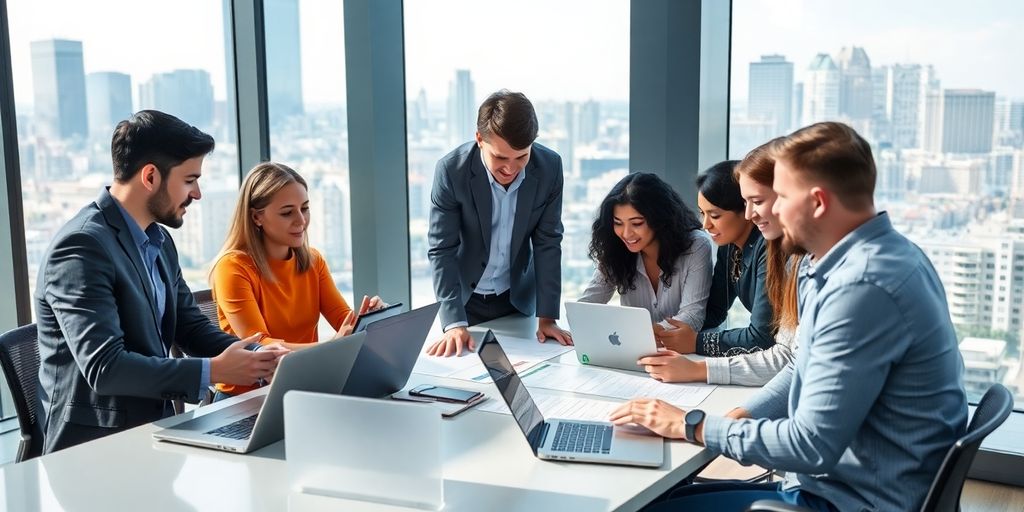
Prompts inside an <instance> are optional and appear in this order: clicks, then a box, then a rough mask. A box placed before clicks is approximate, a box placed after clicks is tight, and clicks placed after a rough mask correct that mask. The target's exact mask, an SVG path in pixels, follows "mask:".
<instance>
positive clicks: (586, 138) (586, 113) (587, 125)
mask: <svg viewBox="0 0 1024 512" xmlns="http://www.w3.org/2000/svg"><path fill="white" fill-rule="evenodd" d="M579 120H580V122H579V126H578V128H579V129H578V132H577V136H578V138H579V142H580V144H590V143H591V142H594V141H595V140H597V136H598V135H599V134H600V133H601V104H600V103H598V102H596V101H594V100H587V101H584V102H583V104H582V105H580V117H579Z"/></svg>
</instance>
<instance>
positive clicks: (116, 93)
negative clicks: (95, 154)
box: [85, 71, 134, 138]
mask: <svg viewBox="0 0 1024 512" xmlns="http://www.w3.org/2000/svg"><path fill="white" fill-rule="evenodd" d="M85 90H86V93H87V97H88V98H89V101H88V107H89V108H88V111H89V135H90V136H91V137H108V138H109V137H110V134H111V133H113V131H114V127H115V126H117V123H118V122H119V121H121V120H122V119H127V118H128V117H129V116H131V115H132V113H133V112H134V111H133V110H132V77H130V76H128V75H126V74H124V73H118V72H116V71H100V72H97V73H89V74H88V75H86V76H85Z"/></svg>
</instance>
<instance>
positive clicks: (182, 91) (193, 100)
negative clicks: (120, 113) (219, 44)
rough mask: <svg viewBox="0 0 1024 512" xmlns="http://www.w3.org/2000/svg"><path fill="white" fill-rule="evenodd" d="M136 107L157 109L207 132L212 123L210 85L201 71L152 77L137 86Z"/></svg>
mask: <svg viewBox="0 0 1024 512" xmlns="http://www.w3.org/2000/svg"><path fill="white" fill-rule="evenodd" d="M139 108H140V109H156V110H160V111H162V112H166V113H168V114H171V115H173V116H176V117H178V118H180V119H181V120H182V121H185V122H186V123H189V124H191V125H195V126H197V127H199V128H201V129H206V130H208V129H209V128H210V127H211V125H212V122H213V84H212V83H211V82H210V73H208V72H206V71H205V70H202V69H177V70H174V71H171V72H168V73H157V74H154V75H153V76H152V77H151V78H150V79H149V80H148V81H146V82H144V83H143V84H142V85H140V86H139Z"/></svg>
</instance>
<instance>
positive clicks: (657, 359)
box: [636, 350, 708, 382]
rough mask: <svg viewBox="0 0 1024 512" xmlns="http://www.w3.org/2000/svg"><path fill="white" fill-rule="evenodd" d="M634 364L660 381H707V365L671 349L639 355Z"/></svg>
mask: <svg viewBox="0 0 1024 512" xmlns="http://www.w3.org/2000/svg"><path fill="white" fill-rule="evenodd" d="M636 364H638V365H640V366H643V368H644V371H645V372H647V373H649V374H650V375H651V377H652V378H654V379H655V380H659V381H661V382H707V380H708V367H707V365H706V364H704V362H703V361H693V360H691V359H690V358H688V357H686V356H684V355H682V354H680V353H678V352H675V351H673V350H663V351H661V352H657V353H654V354H651V355H648V356H644V357H641V358H640V360H639V361H637V362H636Z"/></svg>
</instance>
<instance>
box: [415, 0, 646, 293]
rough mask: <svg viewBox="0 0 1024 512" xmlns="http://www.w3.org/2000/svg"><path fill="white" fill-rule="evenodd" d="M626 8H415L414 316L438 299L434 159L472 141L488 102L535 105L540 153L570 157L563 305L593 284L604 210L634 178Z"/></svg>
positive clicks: (420, 0) (576, 4)
mask: <svg viewBox="0 0 1024 512" xmlns="http://www.w3.org/2000/svg"><path fill="white" fill-rule="evenodd" d="M629 10H630V3H629V2H628V1H627V0H599V1H565V2H544V1H537V0H530V1H524V2H515V3H508V2H498V1H493V0H488V1H449V2H434V1H430V0H407V1H406V2H405V62H406V94H407V96H408V98H407V100H406V106H407V116H406V119H407V125H408V143H409V151H408V152H409V229H410V233H409V238H410V240H409V242H410V244H409V247H410V262H411V265H412V268H411V273H412V295H413V302H414V304H417V305H420V304H424V303H427V302H430V301H432V300H433V298H434V293H433V288H432V284H431V272H430V265H429V262H428V261H427V248H428V246H427V218H428V215H429V211H430V189H431V184H432V181H433V175H434V166H435V164H436V163H437V161H438V159H440V158H441V157H443V156H444V155H445V154H446V153H448V152H449V151H451V150H452V149H454V148H455V147H457V146H458V145H460V144H462V143H464V142H468V141H471V140H473V137H474V134H475V132H476V116H477V108H478V107H479V105H480V103H481V102H482V101H483V100H484V99H486V98H487V96H488V95H490V94H491V93H492V92H494V91H497V90H499V89H509V90H511V91H518V92H522V93H524V94H525V95H526V96H527V97H528V98H530V100H531V102H532V103H533V105H534V107H535V109H536V110H537V117H538V120H539V122H540V136H539V137H538V139H537V142H538V143H540V144H543V145H545V146H547V147H549V148H551V149H553V150H555V151H557V152H558V153H559V154H560V155H561V157H562V165H563V172H564V176H565V187H564V191H563V197H564V198H563V205H562V223H563V224H564V226H565V236H564V239H563V241H562V299H563V300H573V299H575V298H576V297H577V296H578V295H579V292H580V291H581V290H582V288H583V286H584V285H585V284H586V282H587V281H588V280H589V279H590V277H591V275H592V274H593V271H594V265H593V263H592V262H591V261H590V259H589V258H588V257H587V244H589V242H590V225H591V223H592V222H593V219H594V214H595V212H596V210H597V205H598V204H599V203H600V201H601V199H602V198H603V197H604V195H605V194H606V193H607V192H608V190H609V189H611V186H612V185H613V184H614V183H615V182H616V181H617V180H618V179H619V178H621V177H622V176H623V175H625V174H626V173H627V172H628V169H629Z"/></svg>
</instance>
